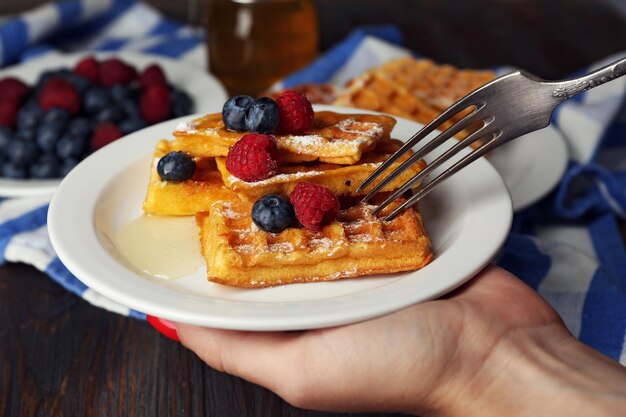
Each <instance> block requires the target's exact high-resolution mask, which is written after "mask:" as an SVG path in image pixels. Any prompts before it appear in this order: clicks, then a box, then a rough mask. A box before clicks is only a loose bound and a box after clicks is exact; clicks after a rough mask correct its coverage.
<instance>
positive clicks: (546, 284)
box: [0, 0, 626, 364]
mask: <svg viewBox="0 0 626 417" xmlns="http://www.w3.org/2000/svg"><path fill="white" fill-rule="evenodd" d="M68 4H71V6H68ZM103 4H105V3H104V2H98V3H97V4H96V2H95V1H86V0H85V1H73V2H66V3H60V4H48V5H46V6H43V7H42V8H40V9H37V10H35V11H33V12H30V13H27V14H25V15H22V16H20V17H17V18H16V19H12V20H8V21H5V22H4V23H3V24H1V25H0V42H2V45H3V47H2V48H0V62H2V63H3V65H6V64H9V63H13V62H18V61H22V60H25V59H30V58H32V57H35V56H37V55H40V54H42V53H52V52H53V51H55V50H72V51H76V50H103V49H106V50H125V49H132V50H140V51H145V52H151V53H162V54H166V55H168V56H170V57H177V58H179V59H181V60H184V61H186V62H191V63H195V64H196V65H204V61H203V59H204V58H203V57H204V56H205V55H206V54H205V53H204V52H205V51H204V50H203V48H204V46H203V43H202V42H201V41H200V40H199V39H198V37H197V36H196V35H195V34H194V33H193V32H192V31H191V30H190V29H189V28H186V27H185V26H181V25H178V24H176V23H174V22H172V21H169V20H167V19H164V18H163V17H162V16H160V15H159V14H158V13H157V12H155V11H154V10H153V9H151V8H150V7H148V6H146V5H145V4H143V3H136V2H132V1H128V0H125V1H122V0H118V1H110V2H108V3H106V7H105V6H103ZM145 19H149V20H148V21H149V22H151V24H150V25H146V24H145V23H143V22H145ZM138 22H142V24H137V23H138ZM78 34H87V35H88V39H85V40H82V39H81V41H80V42H76V41H74V40H73V39H76V38H77V37H78V36H77V35H78ZM44 42H45V43H44ZM401 42H402V37H401V35H400V33H399V31H398V30H397V29H396V28H395V27H393V26H379V27H368V28H361V29H358V30H355V31H353V32H352V33H351V34H350V35H349V36H348V37H347V38H346V39H345V40H344V41H343V42H341V43H339V44H338V45H336V46H335V47H333V48H332V49H330V50H328V51H327V52H326V53H325V54H324V55H322V56H320V57H319V59H317V60H316V61H315V62H313V63H312V64H311V65H309V66H308V67H307V68H304V69H303V70H301V71H298V72H296V73H294V74H292V75H291V76H289V77H287V78H285V79H284V80H283V81H282V82H280V83H279V84H278V85H276V86H275V87H276V88H280V87H292V86H296V85H298V84H301V83H305V82H327V83H334V84H343V83H344V82H345V81H346V80H348V79H350V78H351V77H353V76H355V75H357V74H359V73H361V72H362V71H364V70H366V69H368V68H370V67H372V66H377V65H380V64H381V63H383V62H385V61H387V60H389V59H393V58H397V57H400V56H406V55H408V54H411V52H410V51H409V50H407V49H404V48H402V47H401V46H400V44H401ZM7 45H12V46H10V47H7ZM615 58H616V57H609V58H607V59H606V60H604V61H602V62H598V63H595V64H594V65H592V66H591V67H589V68H584V69H581V71H580V72H581V73H584V72H587V71H589V70H590V69H592V68H594V67H597V66H601V65H604V64H606V63H608V62H610V61H611V60H613V59H615ZM498 71H499V72H504V71H506V69H505V68H501V69H498ZM625 98H626V78H625V79H618V80H615V81H613V82H611V83H609V84H606V85H604V86H601V87H598V88H596V89H593V90H591V91H588V92H585V93H583V94H581V95H579V96H577V97H576V98H574V99H572V100H569V101H567V102H565V103H563V104H562V105H561V106H560V107H559V108H558V109H557V111H556V112H555V114H554V117H553V121H552V123H553V125H554V126H555V127H556V128H557V129H559V130H560V132H561V133H562V134H563V136H564V137H565V138H566V139H567V142H568V145H569V147H570V154H571V161H570V163H569V166H568V168H567V172H566V173H565V175H564V177H563V178H562V180H561V182H560V183H559V184H558V186H557V187H556V188H555V190H554V191H553V192H552V193H550V195H548V196H547V197H545V198H544V199H542V200H541V201H540V202H538V203H537V204H535V205H533V206H531V207H530V208H528V209H526V210H524V211H522V212H519V213H516V215H515V218H514V225H513V230H512V232H511V234H510V236H509V238H508V239H507V241H506V243H505V245H504V247H503V249H502V251H501V252H500V254H499V255H498V258H497V259H496V262H497V263H498V264H499V265H500V266H502V267H504V268H506V269H508V270H509V271H511V272H513V273H514V274H515V275H517V276H518V277H519V278H520V279H522V280H523V281H524V282H526V283H527V284H528V285H530V286H531V287H532V288H534V289H536V290H537V291H538V292H539V293H540V294H541V295H542V296H543V297H544V298H545V299H547V300H548V302H550V303H551V305H552V306H554V307H555V309H556V310H557V311H558V312H559V313H560V314H561V316H562V317H563V319H564V321H565V323H566V325H567V326H568V328H569V329H570V330H571V331H572V333H573V334H574V335H575V336H577V337H578V338H579V339H580V340H581V341H583V342H585V343H587V344H588V345H590V346H592V347H593V348H595V349H597V350H599V351H601V352H603V353H605V354H607V355H609V356H610V357H612V358H614V359H616V360H619V361H620V362H621V363H622V364H626V343H625V336H626V272H624V271H626V251H625V249H624V245H623V243H622V239H621V237H620V234H619V230H618V225H617V219H618V218H622V219H624V218H625V217H626V196H625V194H624V191H625V190H626V107H625V106H624V99H625ZM47 204H48V200H47V199H45V198H27V199H5V200H2V201H0V262H25V263H28V264H31V265H34V266H35V267H36V268H38V269H40V270H42V271H44V272H46V273H47V274H48V275H49V276H50V277H51V278H52V279H54V280H55V281H57V282H59V283H60V284H61V285H63V286H64V287H65V288H67V289H68V290H69V291H72V292H73V293H75V294H77V295H79V296H81V297H83V298H84V299H86V300H87V301H88V302H90V303H92V304H94V305H97V306H100V307H102V308H106V309H108V310H111V311H116V312H118V313H120V314H125V315H130V316H133V317H138V318H142V317H144V316H143V314H141V313H139V312H136V311H133V310H129V309H128V308H126V307H124V306H121V305H119V304H117V303H114V302H112V301H111V300H108V299H106V298H105V297H102V296H100V295H99V294H97V293H95V292H94V291H92V290H91V289H89V288H87V287H86V286H85V285H84V284H82V283H81V282H80V281H79V280H78V279H76V278H75V277H74V276H73V275H72V274H71V273H70V272H69V271H68V270H67V269H66V268H65V267H64V266H63V265H62V263H61V262H60V261H59V259H58V258H57V257H56V255H55V253H54V250H53V249H52V247H51V245H50V241H49V238H48V234H47V229H46V212H47Z"/></svg>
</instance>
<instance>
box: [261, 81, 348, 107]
mask: <svg viewBox="0 0 626 417" xmlns="http://www.w3.org/2000/svg"><path fill="white" fill-rule="evenodd" d="M288 90H289V91H296V92H298V93H300V94H304V95H305V96H306V97H307V98H308V99H309V101H310V102H311V103H313V104H332V103H333V102H334V101H335V100H336V99H337V94H338V93H339V90H338V89H337V87H335V86H333V85H330V84H302V85H299V86H297V87H292V88H286V89H284V90H280V91H273V92H269V93H264V94H263V96H267V97H271V98H273V99H277V98H278V96H280V95H281V94H282V93H284V92H285V91H288Z"/></svg>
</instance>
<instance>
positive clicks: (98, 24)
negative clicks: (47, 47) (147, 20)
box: [50, 0, 135, 45]
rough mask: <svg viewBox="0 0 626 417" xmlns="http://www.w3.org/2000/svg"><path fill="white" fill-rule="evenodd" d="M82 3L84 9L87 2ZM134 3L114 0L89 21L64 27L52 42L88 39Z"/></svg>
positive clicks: (56, 43) (127, 0) (53, 37)
mask: <svg viewBox="0 0 626 417" xmlns="http://www.w3.org/2000/svg"><path fill="white" fill-rule="evenodd" d="M81 3H82V7H83V10H84V8H85V7H86V3H85V2H81ZM133 4H135V0H113V4H112V5H111V7H109V8H108V9H106V11H104V12H102V13H100V14H98V15H96V16H94V17H93V18H91V19H89V20H87V21H82V20H80V21H77V22H75V24H74V25H72V26H70V27H67V28H63V29H62V30H61V31H60V32H59V33H58V34H56V35H55V36H52V37H51V38H50V43H52V44H55V45H62V44H63V43H66V42H67V43H70V42H75V41H76V40H77V39H87V38H88V37H89V36H91V35H94V34H96V33H98V32H100V31H102V30H103V29H104V28H105V27H106V26H108V25H109V24H111V23H112V22H113V21H115V20H116V19H117V18H118V17H120V16H121V15H122V14H123V13H124V12H126V11H127V10H128V9H129V8H130V7H131V6H133Z"/></svg>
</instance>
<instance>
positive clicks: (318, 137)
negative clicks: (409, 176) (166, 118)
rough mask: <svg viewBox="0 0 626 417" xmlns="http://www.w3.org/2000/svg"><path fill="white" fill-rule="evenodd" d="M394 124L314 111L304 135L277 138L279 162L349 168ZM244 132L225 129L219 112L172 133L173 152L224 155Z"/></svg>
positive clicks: (385, 119) (365, 116) (375, 117)
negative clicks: (308, 128) (310, 124)
mask: <svg viewBox="0 0 626 417" xmlns="http://www.w3.org/2000/svg"><path fill="white" fill-rule="evenodd" d="M395 123H396V121H395V119H393V118H392V117H389V116H378V115H368V114H353V115H350V114H340V113H334V112H316V113H315V119H314V120H313V127H312V128H311V130H310V131H309V132H307V134H306V135H277V136H276V141H277V143H278V148H279V150H280V152H281V154H280V156H281V163H300V162H307V161H317V160H319V161H321V162H327V163H330V164H344V165H351V164H354V163H356V162H358V161H359V160H360V159H361V155H362V154H363V153H365V152H367V151H369V150H371V149H373V148H374V147H375V146H376V144H377V142H379V141H381V140H385V139H388V138H389V134H390V133H391V130H392V129H393V127H394V125H395ZM244 134H245V133H241V132H231V131H228V130H226V129H225V127H224V123H223V122H222V115H221V113H216V114H209V115H207V116H204V117H201V118H199V119H196V120H193V121H192V122H191V123H190V124H182V125H180V126H179V127H178V128H177V130H176V131H175V132H174V136H175V137H176V139H175V140H174V142H173V143H172V147H173V149H174V150H181V151H185V152H187V153H189V154H191V155H195V156H199V157H216V156H226V155H227V154H228V148H229V147H230V146H232V145H234V144H235V143H236V142H237V141H238V140H239V139H240V138H241V137H242V136H243V135H244Z"/></svg>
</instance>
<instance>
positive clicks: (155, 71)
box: [139, 64, 167, 90]
mask: <svg viewBox="0 0 626 417" xmlns="http://www.w3.org/2000/svg"><path fill="white" fill-rule="evenodd" d="M155 84H159V85H167V79H166V78H165V74H164V73H163V70H162V69H161V67H160V66H158V65H157V64H152V65H150V66H148V67H147V68H146V69H144V70H143V72H142V73H141V75H140V76H139V87H140V88H141V89H142V90H145V89H147V88H148V87H150V86H151V85H155Z"/></svg>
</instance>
